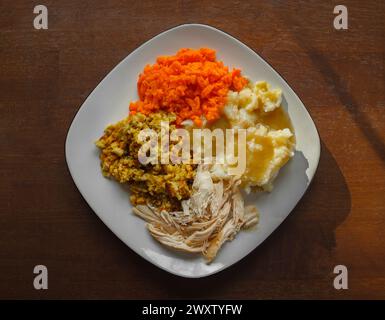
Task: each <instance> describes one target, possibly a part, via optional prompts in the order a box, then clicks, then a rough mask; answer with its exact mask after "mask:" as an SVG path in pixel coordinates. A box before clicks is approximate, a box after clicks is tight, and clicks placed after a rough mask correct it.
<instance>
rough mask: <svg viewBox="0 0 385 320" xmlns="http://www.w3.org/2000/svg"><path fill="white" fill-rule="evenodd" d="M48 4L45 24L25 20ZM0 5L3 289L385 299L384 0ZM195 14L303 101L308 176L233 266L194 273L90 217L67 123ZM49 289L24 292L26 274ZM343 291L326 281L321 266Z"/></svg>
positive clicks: (7, 293)
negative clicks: (309, 148)
mask: <svg viewBox="0 0 385 320" xmlns="http://www.w3.org/2000/svg"><path fill="white" fill-rule="evenodd" d="M40 3H41V4H45V5H46V6H47V7H48V12H49V29H48V30H35V29H34V28H33V24H32V22H33V18H34V14H33V7H34V6H35V5H37V4H40ZM336 4H339V1H337V2H336V1H257V0H254V1H159V0H158V1H146V0H141V1H132V2H130V1H118V0H111V1H105V0H103V1H76V0H67V1H51V0H45V1H38V2H37V1H19V0H12V1H11V0H2V1H1V3H0V61H1V64H0V70H1V72H0V88H1V90H0V139H1V140H0V141H1V143H0V298H321V299H326V298H332V299H335V298H341V299H346V298H365V299H366V298H385V236H384V234H385V147H384V144H385V97H384V95H385V93H384V92H385V90H384V89H385V88H384V86H385V85H384V84H385V79H384V74H385V73H384V54H385V49H384V46H385V39H384V32H385V27H384V12H385V6H384V2H383V1H344V4H345V5H346V6H347V7H348V10H349V29H348V30H346V31H336V30H335V29H334V28H333V18H334V15H333V8H334V6H335V5H336ZM188 22H197V23H205V24H209V25H212V26H214V27H217V28H219V29H222V30H224V31H226V32H228V33H230V34H232V35H233V36H235V37H236V38H238V39H239V40H241V41H242V42H244V43H246V44H247V45H248V46H250V47H251V48H252V49H254V50H255V51H256V52H258V53H259V54H261V55H262V56H263V57H264V58H265V59H266V60H267V61H268V62H269V63H270V64H271V65H272V66H273V67H274V68H275V69H276V70H277V71H278V72H279V73H280V74H281V75H282V76H283V77H284V78H285V79H286V80H287V81H288V82H289V84H290V85H291V86H292V88H293V89H294V90H295V91H296V92H297V94H298V95H299V97H300V98H301V99H302V101H303V102H304V104H305V105H306V106H307V108H308V110H309V112H310V114H311V116H312V117H313V119H314V121H315V123H316V126H317V128H318V130H319V134H320V137H321V140H322V152H321V159H320V163H319V169H318V171H317V174H316V176H315V179H314V181H313V183H312V185H311V187H310V189H309V190H308V192H307V194H306V195H305V196H304V198H303V199H302V200H301V201H300V202H299V204H298V205H297V207H296V208H295V210H294V211H293V212H292V214H291V215H290V216H289V218H288V219H287V220H286V221H285V222H284V223H283V224H282V225H281V226H280V227H279V229H278V230H277V231H276V232H274V233H273V234H272V235H271V236H270V237H269V238H268V239H267V240H266V241H265V242H264V243H263V244H262V245H261V246H260V247H259V248H258V249H256V250H254V252H252V253H251V254H250V255H249V256H247V257H246V258H245V259H243V260H242V261H241V262H239V263H237V264H236V265H234V266H232V267H230V268H229V269H227V270H225V271H223V272H221V273H219V274H216V275H214V276H211V277H209V278H203V279H197V280H191V279H184V278H179V277H176V276H173V275H171V274H168V273H166V272H164V271H162V270H160V269H158V268H156V267H154V266H153V265H151V264H150V263H148V262H146V261H145V260H144V259H142V258H141V257H139V256H137V255H136V254H135V253H134V252H133V251H131V250H130V249H129V248H128V247H127V246H125V245H124V244H123V243H122V242H121V241H120V240H119V239H117V238H116V237H115V236H114V235H113V233H112V232H111V231H109V230H108V228H107V227H106V226H105V225H104V224H103V223H102V222H101V221H100V220H99V219H98V218H97V217H96V215H95V214H94V213H93V212H92V210H91V209H90V208H89V207H88V205H87V204H86V202H85V201H84V200H83V199H82V197H81V195H80V193H79V192H78V190H77V189H76V187H75V185H74V183H73V181H72V179H71V177H70V174H69V172H68V169H67V165H66V162H65V157H64V141H65V138H66V133H67V130H68V128H69V125H70V124H71V121H72V119H73V117H74V115H75V114H76V112H77V110H78V108H79V107H80V105H81V104H82V103H83V101H84V100H85V98H86V97H87V95H88V94H89V93H90V92H91V91H92V90H93V89H94V88H95V86H96V85H97V84H98V83H99V81H100V80H102V79H103V77H104V76H105V75H106V74H107V73H108V72H109V71H110V70H111V69H112V68H113V67H114V66H115V65H116V64H117V63H118V62H119V61H120V60H122V59H123V58H124V57H125V56H127V54H129V53H130V52H131V51H132V50H134V49H135V48H136V47H138V46H139V45H140V44H142V43H143V42H145V41H146V40H148V39H150V38H152V37H153V36H155V35H156V34H158V33H159V32H161V31H164V30H166V29H168V28H170V27H173V26H176V25H179V24H182V23H188ZM37 264H44V265H46V266H47V267H48V270H49V289H48V290H40V291H36V290H35V289H34V288H33V286H32V281H33V276H34V275H33V273H32V270H33V267H34V266H35V265H37ZM338 264H344V265H346V266H347V267H348V270H349V289H348V290H339V291H337V290H335V289H334V288H333V278H334V274H333V268H334V266H335V265H338Z"/></svg>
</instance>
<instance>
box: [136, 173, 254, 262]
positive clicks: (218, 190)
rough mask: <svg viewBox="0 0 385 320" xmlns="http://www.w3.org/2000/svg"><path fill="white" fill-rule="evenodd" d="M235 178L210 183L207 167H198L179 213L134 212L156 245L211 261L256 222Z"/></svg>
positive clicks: (147, 208) (143, 209) (142, 208)
mask: <svg viewBox="0 0 385 320" xmlns="http://www.w3.org/2000/svg"><path fill="white" fill-rule="evenodd" d="M240 182H241V181H240V179H239V177H236V176H234V177H227V179H226V180H225V179H216V180H213V178H212V175H211V173H210V167H209V166H205V165H201V166H199V167H198V170H197V174H196V177H195V180H194V184H193V192H192V195H191V198H190V199H188V200H183V201H182V208H183V210H181V211H174V212H168V211H166V210H159V209H157V208H152V207H151V206H137V207H136V208H134V213H135V214H137V215H138V216H140V217H141V218H143V219H144V220H146V221H147V222H148V223H147V228H148V230H149V231H150V233H151V235H152V236H153V237H154V238H155V239H156V240H158V241H159V242H160V243H162V244H164V245H166V246H168V247H172V248H174V249H178V250H182V251H187V252H200V253H202V254H203V256H204V257H205V258H206V259H207V261H209V262H210V261H212V260H213V259H214V258H215V256H216V255H217V252H218V250H219V249H220V248H221V246H222V245H223V243H224V242H225V241H227V240H232V239H233V238H234V237H235V235H236V234H237V233H238V232H239V231H240V230H241V229H245V228H249V227H251V226H253V225H255V224H256V223H257V222H258V210H257V208H256V207H255V206H246V207H245V205H244V202H243V198H242V195H241V192H240V189H239V185H240Z"/></svg>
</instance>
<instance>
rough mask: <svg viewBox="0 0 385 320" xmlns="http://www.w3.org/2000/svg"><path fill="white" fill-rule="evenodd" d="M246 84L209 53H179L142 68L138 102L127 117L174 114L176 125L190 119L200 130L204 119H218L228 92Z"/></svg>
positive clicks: (234, 72) (192, 51)
mask: <svg viewBox="0 0 385 320" xmlns="http://www.w3.org/2000/svg"><path fill="white" fill-rule="evenodd" d="M247 81H248V80H247V79H245V78H244V77H242V76H241V72H240V70H237V69H234V70H233V71H231V72H230V71H229V70H228V67H226V66H224V64H223V62H221V61H217V60H216V57H215V51H214V50H212V49H208V48H202V49H199V50H193V49H181V50H179V51H178V53H177V54H176V55H175V56H161V57H158V59H157V61H156V63H155V64H154V65H147V66H146V67H145V68H144V70H143V73H141V74H140V76H139V80H138V93H139V98H140V99H139V100H138V101H136V102H132V103H131V104H130V113H132V114H135V113H136V112H141V113H144V114H150V113H153V112H157V111H161V110H163V111H167V112H173V113H175V114H176V116H177V120H176V123H177V124H180V123H181V122H182V121H184V120H186V119H191V120H193V121H194V123H195V124H196V125H197V126H201V125H202V118H203V117H204V118H206V119H207V121H209V122H213V121H215V120H217V119H219V117H220V115H221V112H222V109H223V106H224V105H225V103H226V96H227V93H228V91H229V90H233V91H240V90H242V89H243V87H244V86H245V85H246V83H247Z"/></svg>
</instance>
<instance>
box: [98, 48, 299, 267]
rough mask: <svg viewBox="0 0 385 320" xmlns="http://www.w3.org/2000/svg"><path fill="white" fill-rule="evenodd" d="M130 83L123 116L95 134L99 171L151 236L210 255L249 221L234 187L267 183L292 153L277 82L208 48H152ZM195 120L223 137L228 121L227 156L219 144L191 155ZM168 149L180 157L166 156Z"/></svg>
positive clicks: (249, 209)
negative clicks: (154, 54) (126, 197)
mask: <svg viewBox="0 0 385 320" xmlns="http://www.w3.org/2000/svg"><path fill="white" fill-rule="evenodd" d="M246 71H247V70H246ZM137 89H138V95H139V100H137V101H133V102H131V103H130V108H129V109H130V112H129V115H128V116H127V118H125V119H123V120H121V121H119V122H118V123H116V124H114V125H110V126H108V127H107V128H106V129H105V132H104V135H103V136H102V137H101V138H100V139H99V140H97V142H96V145H97V146H98V147H99V148H100V160H101V168H102V172H103V174H104V175H105V176H106V177H110V178H113V179H115V180H116V181H118V182H119V183H121V184H123V185H125V186H128V187H129V189H130V200H131V203H132V204H133V205H134V208H133V212H134V213H135V214H136V215H137V216H139V217H141V218H142V219H144V220H145V221H146V222H147V229H148V231H149V232H150V234H151V235H152V236H153V238H154V239H156V240H157V241H159V242H160V243H161V244H163V245H165V246H168V247H170V248H173V249H177V250H181V251H186V252H190V253H200V254H202V255H203V256H204V257H205V259H206V260H207V261H208V262H211V261H213V260H214V259H215V257H216V256H217V253H218V252H219V250H220V248H221V247H222V245H223V244H224V243H225V242H226V241H231V240H233V239H234V237H235V236H236V234H237V233H238V232H239V231H240V230H242V229H247V228H249V227H251V226H253V225H256V224H257V223H258V220H259V211H258V209H257V207H256V206H255V205H246V204H245V203H244V200H243V195H242V194H243V192H246V193H250V192H252V191H253V192H263V191H268V192H271V191H272V190H273V182H274V179H275V178H276V176H277V175H278V174H279V171H280V169H281V168H282V167H283V166H284V165H285V164H286V163H287V162H288V161H289V160H290V158H292V157H293V155H294V150H295V133H294V129H293V127H292V125H291V121H290V118H289V116H288V114H287V113H286V111H285V110H284V109H283V107H282V105H283V104H284V103H283V101H284V99H283V95H282V91H281V89H279V88H271V86H270V84H269V83H267V82H266V81H257V82H252V81H251V80H249V79H247V78H246V77H245V76H243V75H242V73H241V70H239V69H233V70H232V71H230V70H229V68H228V67H227V66H225V65H224V63H223V62H222V61H219V60H217V59H216V54H215V51H214V50H212V49H208V48H201V49H197V50H195V49H181V50H179V51H178V52H177V53H176V54H175V55H173V56H161V57H158V58H157V60H156V63H155V64H153V65H147V66H146V67H145V68H144V70H143V72H142V73H141V74H140V75H139V79H138V84H137ZM164 123H168V125H167V130H166V131H165V129H164V128H165V127H164ZM184 129H185V130H184ZM201 129H203V130H207V129H209V130H215V129H221V130H223V133H224V135H223V136H225V137H226V139H225V140H226V141H225V142H226V143H227V142H228V139H229V138H228V136H227V132H228V131H229V130H230V131H231V132H232V134H234V137H235V139H234V140H233V141H234V149H235V150H237V153H236V155H235V154H232V156H229V154H228V149H227V144H226V148H223V149H220V148H217V145H215V146H214V147H213V149H212V151H213V152H212V155H210V157H202V159H201V158H200V157H201V154H200V153H198V155H199V157H197V158H196V157H195V156H196V154H197V150H196V145H195V144H191V143H190V140H191V138H192V133H193V132H195V131H197V130H198V131H199V130H201ZM183 130H184V131H183ZM144 132H146V133H147V134H148V135H147V136H146V138H145V139H144V138H143V136H144V135H143V133H144ZM169 132H172V133H171V135H167V134H168V133H169ZM174 132H176V133H177V134H175V135H174V136H173V133H174ZM180 132H182V133H183V132H187V136H186V135H179V134H180ZM166 133H167V134H166ZM225 133H226V134H225ZM243 133H244V135H243ZM166 137H167V139H166ZM170 137H171V138H170ZM240 137H244V141H243V142H244V143H240V142H239V141H240V140H239V139H240ZM237 138H238V140H237ZM216 139H217V138H216ZM186 143H187V144H186ZM201 143H202V141H199V144H198V145H199V146H200V145H201ZM182 146H183V147H182ZM144 147H150V149H148V148H147V149H146V148H144ZM243 147H244V151H245V152H244V153H242V152H241V149H242V148H243ZM210 148H211V144H210ZM154 150H155V151H154ZM175 150H177V152H176V153H174V151H175ZM164 151H166V157H165V158H164V153H163V152H164ZM185 151H186V152H185ZM178 152H182V153H183V155H184V156H183V157H181V159H183V161H182V160H180V161H179V162H175V161H174V160H175V159H177V158H178V157H176V154H178ZM243 154H244V158H245V159H244V160H245V166H244V170H243V171H242V172H240V173H239V172H238V173H233V171H232V170H231V169H232V168H233V165H234V164H233V163H232V162H231V161H230V160H229V159H231V158H234V157H235V156H236V157H238V158H240V157H242V155H243ZM173 156H174V157H173ZM165 159H166V160H167V161H166V162H164V160H165ZM196 159H198V160H200V161H198V162H197V161H196ZM207 160H209V161H207ZM170 161H171V162H170Z"/></svg>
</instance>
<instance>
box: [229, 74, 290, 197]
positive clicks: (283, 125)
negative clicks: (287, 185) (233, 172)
mask: <svg viewBox="0 0 385 320" xmlns="http://www.w3.org/2000/svg"><path fill="white" fill-rule="evenodd" d="M281 103H282V91H281V90H280V89H274V90H272V89H270V85H269V84H268V83H267V82H265V81H259V82H256V83H252V82H251V81H250V82H249V83H248V85H247V86H246V87H245V88H244V89H242V90H241V91H240V92H232V91H230V92H229V94H228V99H227V102H226V105H225V107H224V111H223V115H224V119H225V120H227V121H228V122H229V124H230V126H231V127H232V128H244V129H247V137H246V172H245V174H244V175H243V176H242V186H243V187H244V188H246V190H249V189H250V187H258V188H262V189H263V190H266V191H271V190H272V188H273V185H272V182H273V180H274V178H275V177H276V176H277V174H278V172H279V169H280V168H281V167H282V166H283V165H284V164H285V163H286V162H287V161H289V159H290V158H291V157H293V155H294V147H295V139H294V130H293V128H292V126H291V122H290V119H289V117H288V115H287V114H286V113H285V112H284V110H283V109H282V106H281ZM256 160H258V161H256Z"/></svg>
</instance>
